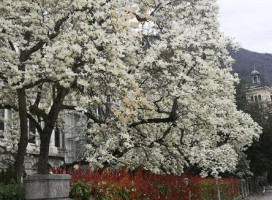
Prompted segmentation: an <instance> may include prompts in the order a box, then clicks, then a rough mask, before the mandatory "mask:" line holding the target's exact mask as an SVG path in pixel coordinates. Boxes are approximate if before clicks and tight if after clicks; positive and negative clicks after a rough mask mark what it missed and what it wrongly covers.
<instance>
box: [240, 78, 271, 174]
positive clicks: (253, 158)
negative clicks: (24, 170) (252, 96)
mask: <svg viewBox="0 0 272 200" xmlns="http://www.w3.org/2000/svg"><path fill="white" fill-rule="evenodd" d="M236 105H237V108H238V109H239V110H242V111H244V112H246V113H248V114H250V116H251V117H252V119H253V120H254V121H255V122H257V123H258V124H259V125H260V126H261V127H262V134H261V135H260V138H259V140H254V142H253V143H252V145H251V146H250V147H249V148H248V149H247V151H246V152H245V153H246V155H247V159H248V160H249V161H250V164H249V165H250V169H251V171H252V172H253V173H254V175H262V174H263V173H264V172H271V171H272V145H271V144H272V134H271V132H272V115H271V113H270V112H269V110H268V108H267V107H265V106H264V105H263V104H258V103H255V102H254V103H252V102H247V100H246V82H245V81H244V80H241V81H240V83H239V84H237V85H236Z"/></svg>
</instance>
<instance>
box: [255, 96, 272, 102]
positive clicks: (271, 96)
mask: <svg viewBox="0 0 272 200" xmlns="http://www.w3.org/2000/svg"><path fill="white" fill-rule="evenodd" d="M250 98H251V101H254V97H253V96H251V97H250ZM271 98H272V95H271Z"/></svg>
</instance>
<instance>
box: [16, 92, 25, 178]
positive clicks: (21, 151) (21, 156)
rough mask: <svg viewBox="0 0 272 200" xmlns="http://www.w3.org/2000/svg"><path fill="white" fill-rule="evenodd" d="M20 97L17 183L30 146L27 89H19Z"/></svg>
mask: <svg viewBox="0 0 272 200" xmlns="http://www.w3.org/2000/svg"><path fill="white" fill-rule="evenodd" d="M17 95H18V106H19V118H20V141H19V143H18V152H17V154H16V158H15V173H16V177H17V181H20V180H21V177H22V174H23V169H24V161H25V154H26V148H27V144H28V124H27V110H26V92H25V89H19V90H18V91H17Z"/></svg>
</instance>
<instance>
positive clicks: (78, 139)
mask: <svg viewBox="0 0 272 200" xmlns="http://www.w3.org/2000/svg"><path fill="white" fill-rule="evenodd" d="M13 114H14V113H13V111H12V110H9V109H0V138H2V139H3V138H5V137H6V136H7V134H11V133H10V130H9V126H8V123H9V122H10V119H12V118H13ZM62 116H63V117H64V119H63V122H64V123H63V127H64V128H63V127H62V128H58V127H56V128H55V130H54V131H53V133H52V136H51V141H50V147H49V160H48V167H49V168H50V167H58V166H61V165H63V164H65V163H72V162H74V161H79V160H82V159H83V158H84V156H85V151H84V146H85V141H86V140H85V139H84V135H83V131H82V129H80V127H79V126H77V124H78V123H79V122H81V123H82V122H83V123H84V122H86V118H85V117H84V115H82V114H81V113H78V112H75V111H67V112H65V113H62ZM41 125H42V124H41ZM28 126H29V130H28V134H29V135H28V138H29V140H28V146H27V155H26V158H25V164H24V166H25V172H26V174H27V175H32V174H35V173H36V171H37V164H38V156H39V145H40V140H39V134H38V132H37V130H36V128H35V126H34V124H32V123H31V121H29V122H28ZM64 129H65V130H64ZM2 141H3V140H2ZM0 143H1V141H0ZM0 146H1V144H0ZM2 146H7V145H6V144H2ZM0 153H3V152H1V150H0ZM8 156H9V155H6V157H7V158H8ZM6 167H7V164H5V162H2V163H0V169H1V168H6Z"/></svg>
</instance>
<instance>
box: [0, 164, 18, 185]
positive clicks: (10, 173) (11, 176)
mask: <svg viewBox="0 0 272 200" xmlns="http://www.w3.org/2000/svg"><path fill="white" fill-rule="evenodd" d="M15 182H16V175H15V169H14V167H12V166H9V167H8V168H7V169H6V170H2V171H1V173H0V183H1V184H5V185H7V184H11V183H15Z"/></svg>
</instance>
